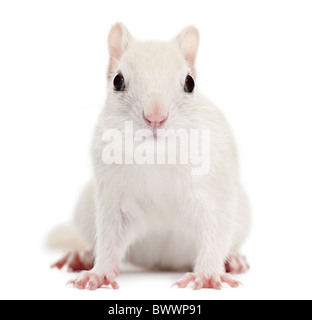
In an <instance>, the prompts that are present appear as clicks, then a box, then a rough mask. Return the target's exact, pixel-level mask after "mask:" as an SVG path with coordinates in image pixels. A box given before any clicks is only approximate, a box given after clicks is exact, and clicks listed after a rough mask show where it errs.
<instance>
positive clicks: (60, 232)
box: [46, 223, 87, 251]
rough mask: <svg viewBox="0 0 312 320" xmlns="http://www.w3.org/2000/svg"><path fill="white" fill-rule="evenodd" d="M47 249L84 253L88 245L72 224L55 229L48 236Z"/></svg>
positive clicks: (65, 224)
mask: <svg viewBox="0 0 312 320" xmlns="http://www.w3.org/2000/svg"><path fill="white" fill-rule="evenodd" d="M46 247H47V248H48V249H50V250H62V251H65V250H66V251H68V250H77V251H84V250H86V248H87V245H86V244H85V243H84V241H83V240H82V239H81V237H80V236H79V234H78V232H77V230H76V228H75V227H74V225H73V224H72V223H64V224H62V225H60V226H58V227H56V228H54V229H53V230H52V231H51V232H50V233H49V234H48V236H47V239H46Z"/></svg>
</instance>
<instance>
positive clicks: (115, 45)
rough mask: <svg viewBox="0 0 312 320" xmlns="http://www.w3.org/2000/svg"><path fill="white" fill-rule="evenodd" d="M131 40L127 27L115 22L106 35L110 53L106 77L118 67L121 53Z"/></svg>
mask: <svg viewBox="0 0 312 320" xmlns="http://www.w3.org/2000/svg"><path fill="white" fill-rule="evenodd" d="M132 42H133V37H132V35H131V34H130V32H129V31H128V29H127V28H126V27H125V26H124V25H123V24H122V23H117V24H115V25H114V26H113V27H112V28H111V30H110V32H109V35H108V50H109V55H110V61H109V67H108V77H109V78H110V77H112V76H113V74H114V73H115V72H116V70H117V68H118V64H119V61H120V58H121V57H122V55H123V54H124V53H125V52H126V51H127V49H128V48H129V45H130V44H131V43H132Z"/></svg>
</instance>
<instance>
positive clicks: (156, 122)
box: [143, 111, 169, 128]
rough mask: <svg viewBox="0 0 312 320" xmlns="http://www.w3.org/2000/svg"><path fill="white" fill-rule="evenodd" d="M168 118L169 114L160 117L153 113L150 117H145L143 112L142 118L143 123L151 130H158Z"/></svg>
mask: <svg viewBox="0 0 312 320" xmlns="http://www.w3.org/2000/svg"><path fill="white" fill-rule="evenodd" d="M168 116H169V113H168V114H167V115H166V116H164V115H160V114H159V113H154V114H152V115H149V116H146V115H145V113H144V111H143V118H144V120H145V122H146V123H147V124H148V125H149V126H151V127H152V128H160V127H161V126H162V125H163V124H165V122H166V121H167V119H168Z"/></svg>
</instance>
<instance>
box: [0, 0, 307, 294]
mask: <svg viewBox="0 0 312 320" xmlns="http://www.w3.org/2000/svg"><path fill="white" fill-rule="evenodd" d="M311 17H312V3H311V1H304V0H296V1H287V0H283V1H277V0H269V1H268V0H261V1H255V0H246V1H242V0H236V1H230V0H229V1H225V0H215V1H207V0H205V1H196V0H194V1H184V0H179V1H172V0H171V1H162V0H157V1H134V0H132V1H123V0H119V1H90V0H88V1H78V0H75V1H67V0H61V1H58V0H53V1H42V0H40V1H32V0H30V1H14V0H11V1H5V0H4V1H1V2H0V154H1V156H0V163H1V164H0V191H1V193H0V194H1V197H0V246H1V251H0V252H1V255H0V276H1V280H0V283H1V284H0V298H2V299H16V298H17V299H143V298H144V299H152V298H153V299H169V298H171V299H291V298H292V299H299V298H312V294H311V285H312V281H311V271H310V268H311V265H312V257H311V251H312V250H311V243H312V236H311V234H312V231H311V225H312V199H311V198H312V169H311V164H312V152H311V146H312V144H311V138H312V128H311V121H312V112H311V110H312V92H311V91H312V90H311V89H312V18H311ZM116 21H122V22H124V23H125V24H126V25H127V27H128V28H129V30H130V31H131V32H132V33H133V34H134V35H135V36H136V37H138V38H139V39H150V38H152V39H155V38H156V39H162V40H167V39H171V38H172V37H173V36H175V35H176V34H177V33H178V32H179V31H180V30H181V29H182V28H183V27H185V26H186V25H188V24H195V25H196V26H197V27H198V28H199V29H200V32H201V47H200V51H199V56H198V61H197V65H198V73H199V79H198V82H199V86H200V87H201V90H202V91H205V92H206V94H207V95H208V96H209V97H210V98H211V99H212V101H214V102H215V103H216V104H217V105H218V106H220V107H221V108H222V110H223V111H224V113H225V114H226V115H227V117H228V120H229V121H230V123H231V124H232V127H233V129H234V132H235V135H236V139H237V143H238V146H239V150H240V156H241V168H242V176H243V182H244V185H245V186H246V188H247V190H248V193H249V194H250V197H251V201H252V205H253V230H252V233H251V236H250V238H249V240H248V242H247V244H246V246H245V247H244V248H243V252H244V253H245V254H246V255H247V257H248V259H249V262H250V265H251V271H250V272H249V273H248V274H246V275H242V276H239V277H237V278H238V279H239V280H240V281H241V282H242V283H243V284H244V285H243V286H241V287H240V288H238V289H230V288H228V287H226V286H225V288H224V289H223V290H222V291H218V292H217V291H213V290H201V291H199V292H195V291H193V290H192V289H191V288H188V289H184V290H182V289H177V288H173V289H171V288H170V285H171V284H172V283H173V282H174V281H175V280H177V279H178V278H180V277H181V275H182V274H176V273H153V272H147V271H143V272H125V273H123V274H122V276H121V277H120V279H119V284H120V287H121V289H120V290H118V291H113V290H111V289H101V290H98V291H96V292H88V291H79V290H75V289H72V288H69V287H65V283H66V282H67V281H68V280H70V279H72V278H73V276H72V275H70V274H67V273H66V272H65V271H64V272H59V271H56V270H50V269H49V264H50V263H52V262H53V261H54V260H55V259H56V258H58V254H55V253H52V254H51V253H49V252H47V251H46V250H45V248H44V240H45V236H46V234H47V233H48V232H49V231H50V230H51V229H52V228H53V227H54V226H55V225H57V224H59V223H61V222H63V221H66V220H69V219H70V217H71V214H72V211H73V208H74V205H75V201H76V199H77V197H78V194H79V192H80V190H81V188H82V187H83V185H84V183H85V182H86V181H88V179H89V178H90V175H91V173H90V172H91V169H90V159H89V146H90V140H91V136H92V131H93V128H94V124H95V121H96V117H97V115H98V113H99V111H100V109H101V107H103V105H104V100H105V87H106V79H105V75H106V68H107V61H108V55H107V45H106V38H107V33H108V31H109V28H110V27H111V25H112V24H113V23H115V22H116ZM164 76H166V75H164Z"/></svg>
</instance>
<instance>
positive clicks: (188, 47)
mask: <svg viewBox="0 0 312 320" xmlns="http://www.w3.org/2000/svg"><path fill="white" fill-rule="evenodd" d="M175 40H176V41H177V43H178V46H179V48H180V50H181V52H182V54H183V56H184V58H185V60H186V62H187V64H188V66H189V67H190V68H191V69H192V70H193V69H195V60H196V56H197V51H198V47H199V31H198V29H197V28H196V27H195V26H192V25H191V26H188V27H186V28H185V29H183V30H182V31H181V32H180V33H179V34H178V36H177V37H176V38H175Z"/></svg>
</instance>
